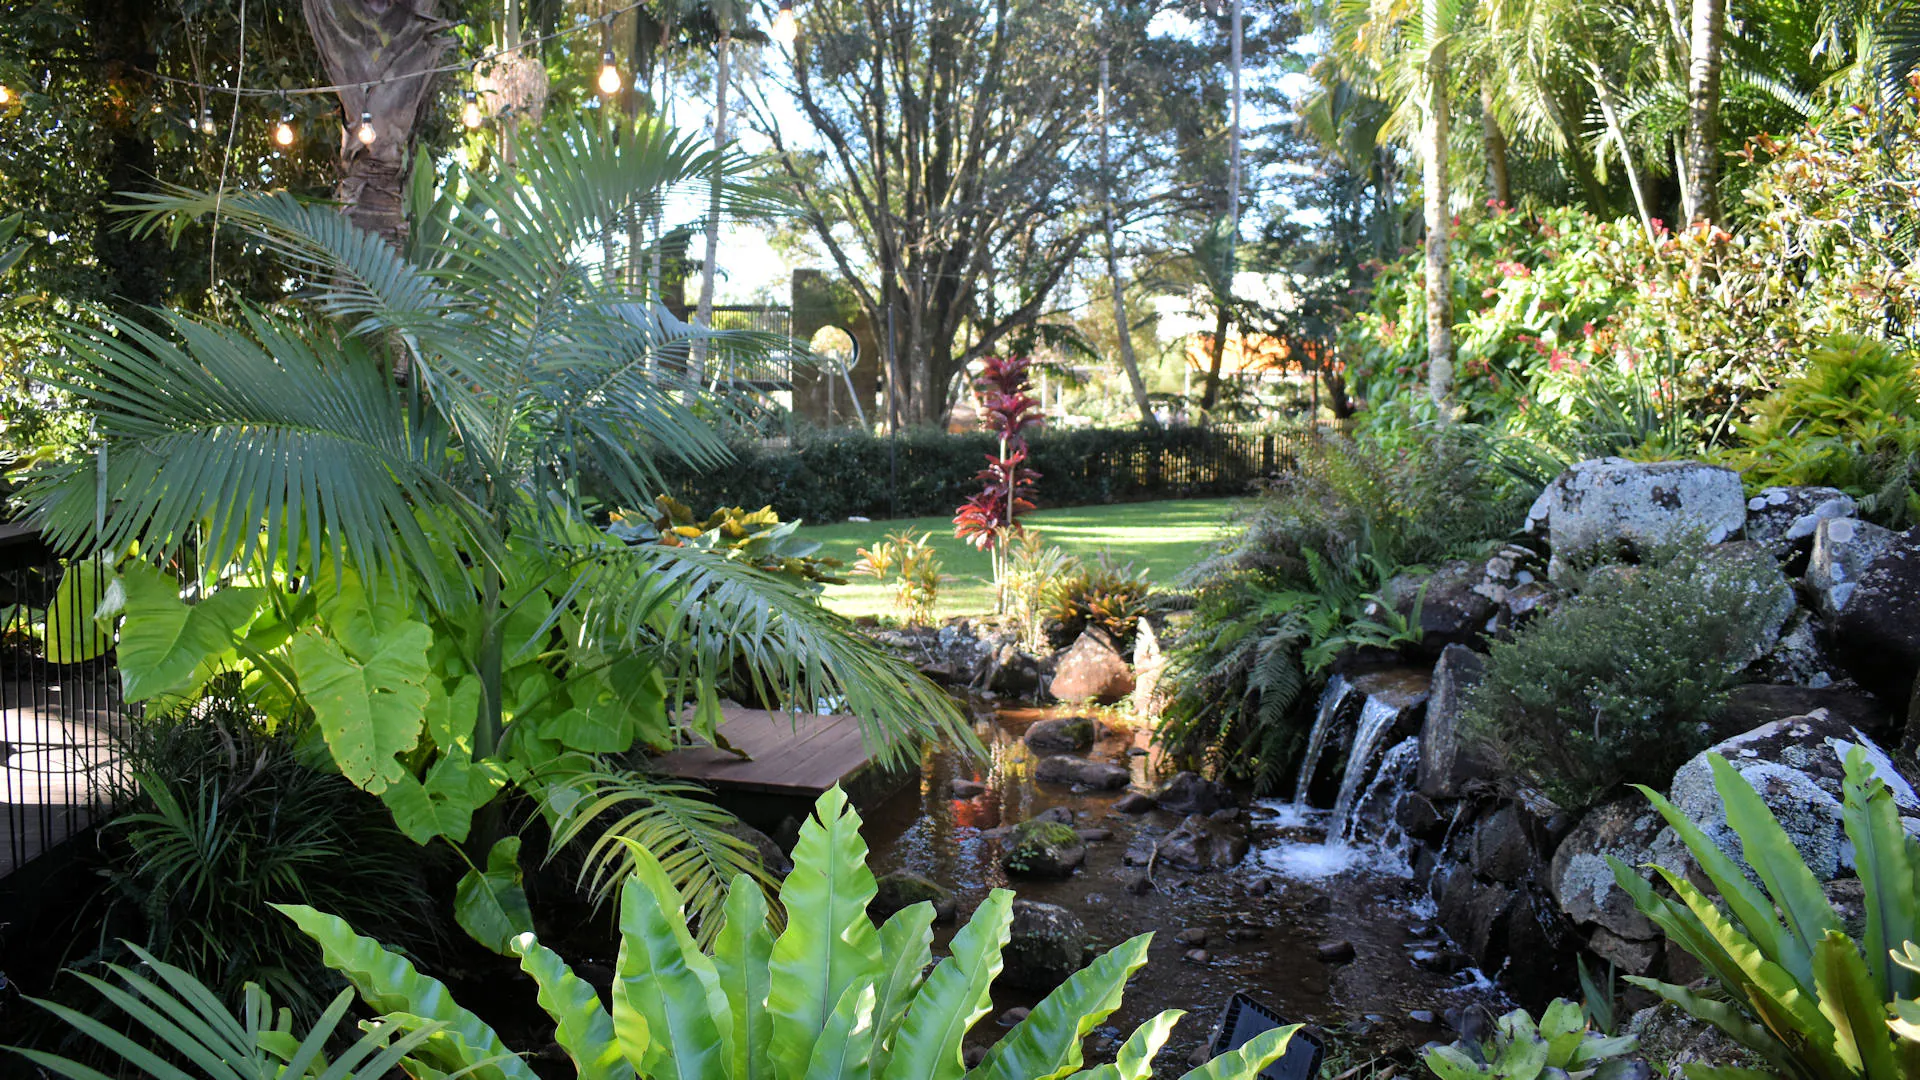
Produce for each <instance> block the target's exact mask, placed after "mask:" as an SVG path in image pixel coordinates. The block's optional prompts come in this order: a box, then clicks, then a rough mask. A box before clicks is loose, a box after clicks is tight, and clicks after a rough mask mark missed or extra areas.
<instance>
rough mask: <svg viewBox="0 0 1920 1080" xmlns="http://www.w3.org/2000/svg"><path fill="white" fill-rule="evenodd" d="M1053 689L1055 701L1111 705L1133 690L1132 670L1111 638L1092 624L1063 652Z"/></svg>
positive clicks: (1056, 668)
mask: <svg viewBox="0 0 1920 1080" xmlns="http://www.w3.org/2000/svg"><path fill="white" fill-rule="evenodd" d="M1050 692H1051V693H1052V694H1053V697H1054V700H1056V701H1070V702H1081V701H1097V702H1100V703H1101V704H1103V705H1111V704H1113V703H1114V702H1116V701H1119V700H1120V699H1121V698H1123V697H1126V696H1127V695H1128V694H1131V693H1133V672H1132V671H1131V670H1130V669H1129V668H1128V667H1127V661H1126V658H1125V657H1122V656H1121V655H1120V650H1119V649H1116V648H1115V647H1114V645H1113V641H1112V639H1111V638H1109V637H1107V635H1106V634H1104V633H1102V632H1101V631H1099V630H1098V629H1095V628H1092V627H1089V628H1088V629H1086V630H1085V631H1083V632H1082V633H1081V634H1080V636H1079V638H1077V639H1075V641H1074V643H1073V644H1072V645H1070V646H1068V648H1067V651H1066V652H1064V653H1062V654H1061V655H1060V660H1059V663H1058V665H1057V666H1056V667H1055V669H1054V673H1053V685H1052V687H1051V689H1050Z"/></svg>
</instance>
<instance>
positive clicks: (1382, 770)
mask: <svg viewBox="0 0 1920 1080" xmlns="http://www.w3.org/2000/svg"><path fill="white" fill-rule="evenodd" d="M1419 769H1420V740H1419V739H1417V738H1407V739H1402V740H1400V741H1399V742H1397V743H1395V744H1393V745H1392V746H1391V747H1388V748H1387V752H1386V753H1385V754H1382V755H1381V756H1380V767H1379V768H1378V769H1375V770H1374V773H1373V780H1372V782H1371V783H1369V784H1367V787H1366V791H1365V792H1364V793H1362V795H1361V796H1360V798H1359V799H1357V800H1355V801H1354V804H1353V807H1352V808H1351V809H1350V810H1349V811H1348V812H1347V816H1346V817H1345V818H1343V819H1341V820H1340V821H1339V827H1340V838H1341V839H1343V840H1347V841H1354V840H1358V839H1360V828H1361V817H1362V815H1363V814H1365V813H1367V812H1368V811H1370V810H1375V808H1378V809H1377V816H1378V817H1379V818H1382V819H1384V820H1385V821H1386V822H1387V823H1388V829H1387V832H1388V833H1389V834H1390V836H1389V837H1387V838H1385V839H1388V840H1389V841H1390V840H1391V839H1392V838H1393V837H1394V836H1397V834H1398V832H1399V826H1397V825H1394V824H1393V816H1394V813H1395V812H1396V811H1397V810H1398V808H1399V806H1400V800H1401V799H1402V798H1404V797H1405V796H1406V794H1407V792H1408V791H1409V790H1411V789H1412V783H1413V779H1414V777H1415V775H1416V774H1417V773H1418V772H1419ZM1327 836H1328V839H1329V840H1331V839H1332V837H1333V833H1332V832H1331V831H1329V832H1328V834H1327Z"/></svg>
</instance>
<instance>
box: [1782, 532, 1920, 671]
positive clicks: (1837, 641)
mask: <svg viewBox="0 0 1920 1080" xmlns="http://www.w3.org/2000/svg"><path fill="white" fill-rule="evenodd" d="M1806 582H1807V586H1808V587H1809V588H1811V589H1812V590H1813V592H1814V595H1815V597H1816V599H1817V602H1818V608H1819V611H1820V614H1821V616H1822V617H1823V618H1824V619H1825V622H1826V630H1827V638H1828V642H1829V644H1830V645H1831V646H1832V648H1833V653H1834V655H1835V656H1836V657H1838V658H1840V659H1841V660H1842V661H1843V662H1845V663H1846V664H1847V665H1848V670H1849V672H1850V673H1851V674H1852V675H1853V677H1854V678H1856V679H1859V680H1860V681H1861V682H1862V683H1863V684H1865V685H1866V686H1867V687H1868V688H1870V689H1872V690H1874V691H1875V692H1876V693H1880V694H1883V695H1886V696H1889V697H1893V698H1898V697H1900V696H1902V695H1904V694H1905V693H1906V692H1907V690H1908V689H1909V688H1910V687H1911V686H1912V683H1913V677H1914V673H1915V671H1916V669H1920V529H1912V530H1909V531H1907V532H1904V533H1896V532H1893V531H1892V530H1890V529H1883V528H1881V527H1879V526H1878V525H1871V524H1868V523H1867V522H1864V521H1855V520H1853V519H1852V518H1832V519H1829V520H1825V521H1822V522H1821V523H1820V527H1819V529H1818V530H1817V531H1816V532H1815V533H1814V541H1813V554H1812V556H1811V557H1810V558H1809V560H1808V562H1807V575H1806Z"/></svg>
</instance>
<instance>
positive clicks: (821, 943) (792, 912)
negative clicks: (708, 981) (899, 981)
mask: <svg viewBox="0 0 1920 1080" xmlns="http://www.w3.org/2000/svg"><path fill="white" fill-rule="evenodd" d="M877 891H878V887H877V886H876V884H875V882H874V879H873V871H871V870H869V869H867V845H866V843H865V842H864V841H862V840H861V839H860V815H858V814H856V813H854V812H852V810H851V809H850V808H849V807H848V806H847V797H846V794H845V793H844V792H842V791H841V790H840V789H839V788H837V787H836V788H832V789H829V790H828V791H827V792H826V793H825V794H823V795H821V796H820V800H819V803H818V804H817V806H816V809H815V815H814V816H813V817H812V818H809V819H808V820H807V822H806V824H804V825H803V826H801V828H800V839H799V841H798V842H797V843H796V844H795V845H794V848H793V869H792V870H791V871H790V872H788V874H787V879H786V881H785V882H784V883H783V884H782V885H781V887H780V903H781V905H782V906H784V907H785V908H786V911H787V927H786V929H785V930H784V931H782V932H781V934H780V936H779V937H778V938H777V939H775V941H774V943H773V954H772V957H771V959H770V961H769V963H770V967H771V982H770V984H769V986H768V991H767V1011H768V1012H769V1013H771V1014H772V1016H773V1041H772V1045H771V1051H770V1052H771V1054H772V1059H773V1065H774V1071H775V1072H776V1073H777V1074H778V1075H780V1076H784V1077H797V1076H804V1075H805V1073H806V1069H807V1063H808V1061H809V1060H811V1058H812V1056H813V1045H814V1043H815V1042H816V1041H818V1039H819V1038H820V1032H821V1030H822V1029H823V1028H825V1026H826V1023H827V1017H828V1016H829V1015H831V1014H832V1012H833V1009H834V1008H835V1007H836V1006H837V1005H838V1004H839V1002H840V998H841V996H842V995H844V994H845V993H846V992H847V987H849V986H851V985H853V983H854V980H856V979H860V978H863V977H877V976H878V975H879V974H880V967H881V958H880V941H879V935H878V933H877V932H876V931H875V930H874V927H873V920H871V919H869V918H868V917H867V904H868V903H869V902H870V901H871V900H872V899H873V897H874V894H875V893H876V892H877Z"/></svg>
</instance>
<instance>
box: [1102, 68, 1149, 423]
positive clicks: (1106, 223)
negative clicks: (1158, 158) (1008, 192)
mask: <svg viewBox="0 0 1920 1080" xmlns="http://www.w3.org/2000/svg"><path fill="white" fill-rule="evenodd" d="M1110 67H1111V65H1110V63H1109V61H1108V57H1107V54H1106V52H1105V50H1102V51H1101V53H1100V229H1101V231H1102V232H1103V233H1105V234H1106V242H1107V245H1106V247H1107V288H1108V289H1109V290H1110V291H1111V292H1112V293H1113V332H1114V334H1115V336H1117V337H1118V338H1119V339H1120V366H1121V368H1123V369H1124V370H1125V371H1126V373H1127V386H1128V387H1129V388H1130V389H1132V391H1133V401H1134V404H1136V405H1138V406H1139V407H1140V422H1141V423H1142V424H1145V425H1146V426H1148V427H1150V428H1157V427H1159V426H1160V422H1159V421H1158V420H1157V419H1155V418H1154V415H1153V404H1152V402H1150V401H1148V400H1147V384H1146V383H1145V382H1144V381H1142V380H1141V378H1140V362H1139V360H1138V358H1136V357H1135V356H1134V354H1133V323H1132V322H1131V321H1129V320H1128V318H1127V286H1126V282H1125V281H1123V280H1122V279H1121V277H1120V256H1119V255H1118V254H1117V253H1116V252H1115V251H1114V244H1113V155H1112V152H1111V148H1110V146H1109V145H1108V143H1109V138H1108V136H1109V134H1110V132H1111V130H1112V119H1111V117H1109V116H1108V115H1107V106H1108V99H1109V98H1110V97H1111V96H1112V93H1113V87H1112V78H1111V71H1110Z"/></svg>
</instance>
